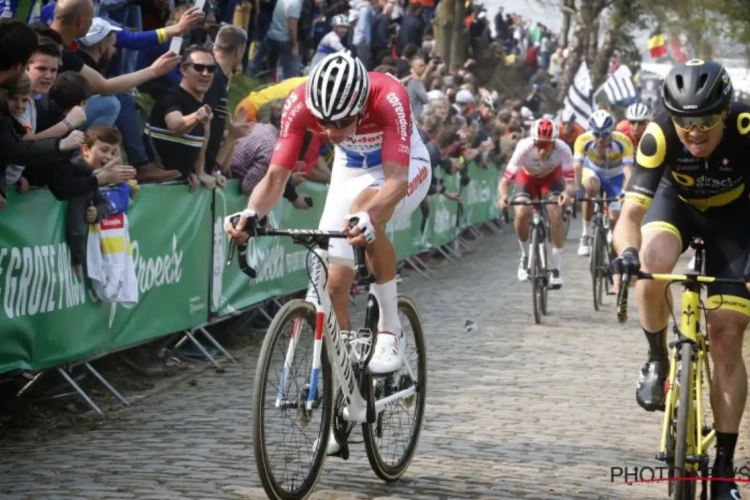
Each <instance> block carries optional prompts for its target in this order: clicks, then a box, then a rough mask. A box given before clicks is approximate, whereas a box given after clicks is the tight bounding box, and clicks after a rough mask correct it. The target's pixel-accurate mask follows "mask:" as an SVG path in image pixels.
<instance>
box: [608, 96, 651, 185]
mask: <svg viewBox="0 0 750 500" xmlns="http://www.w3.org/2000/svg"><path fill="white" fill-rule="evenodd" d="M650 121H651V112H650V111H649V110H648V106H646V105H645V104H641V103H640V102H637V103H635V104H631V105H630V106H628V109H626V110H625V119H624V120H621V121H620V123H618V124H617V127H615V130H617V131H618V132H622V133H623V134H625V135H627V136H628V139H630V142H632V143H633V148H634V150H636V151H637V150H638V143H639V142H641V137H643V134H644V133H645V132H646V126H648V124H649V122H650ZM624 187H625V186H623V188H624Z"/></svg>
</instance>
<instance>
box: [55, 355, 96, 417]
mask: <svg viewBox="0 0 750 500" xmlns="http://www.w3.org/2000/svg"><path fill="white" fill-rule="evenodd" d="M57 373H59V374H60V376H61V377H62V378H64V379H65V381H66V382H67V383H68V385H70V386H71V387H72V388H73V390H74V391H76V392H77V393H78V395H79V396H81V398H82V399H83V400H84V402H85V403H86V404H87V405H88V407H89V408H91V409H92V410H94V411H95V412H96V413H97V414H99V415H100V416H102V417H103V416H104V412H103V411H102V410H101V409H99V407H98V406H96V403H94V401H93V400H92V399H91V398H90V397H89V395H88V394H86V391H84V390H83V389H81V386H79V385H78V384H76V381H75V380H73V378H72V377H71V376H70V375H68V372H66V371H65V370H64V369H63V368H61V367H59V366H58V367H57Z"/></svg>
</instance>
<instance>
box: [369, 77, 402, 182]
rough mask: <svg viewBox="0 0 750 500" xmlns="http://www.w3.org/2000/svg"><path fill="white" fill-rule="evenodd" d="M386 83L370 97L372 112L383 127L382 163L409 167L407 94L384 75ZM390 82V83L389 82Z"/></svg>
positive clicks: (400, 84)
mask: <svg viewBox="0 0 750 500" xmlns="http://www.w3.org/2000/svg"><path fill="white" fill-rule="evenodd" d="M385 76H387V77H390V78H384V81H385V82H386V83H385V84H384V85H383V87H384V88H383V92H382V93H381V94H380V95H377V94H376V95H371V96H370V99H373V98H375V99H377V100H376V101H375V103H374V104H375V109H374V112H375V113H376V114H377V116H379V117H380V119H381V123H382V126H383V150H382V152H381V158H382V161H383V163H385V162H387V161H392V162H395V163H398V164H400V165H404V166H405V167H408V166H409V156H410V154H411V134H412V116H411V105H410V104H409V94H407V93H406V87H404V86H403V84H402V83H401V82H400V81H398V80H396V79H395V78H394V77H392V76H391V75H385ZM389 80H390V81H389Z"/></svg>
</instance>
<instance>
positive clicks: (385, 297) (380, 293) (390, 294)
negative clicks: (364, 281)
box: [370, 279, 401, 334]
mask: <svg viewBox="0 0 750 500" xmlns="http://www.w3.org/2000/svg"><path fill="white" fill-rule="evenodd" d="M370 293H372V294H373V295H374V296H375V300H377V301H378V305H379V306H380V315H379V316H380V317H379V318H378V330H382V331H385V332H391V333H395V334H400V333H401V320H400V319H399V317H398V291H397V290H396V280H395V279H392V280H391V281H389V282H387V283H381V284H379V285H378V284H375V283H373V284H372V285H370Z"/></svg>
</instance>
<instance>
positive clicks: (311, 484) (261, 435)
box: [252, 299, 333, 500]
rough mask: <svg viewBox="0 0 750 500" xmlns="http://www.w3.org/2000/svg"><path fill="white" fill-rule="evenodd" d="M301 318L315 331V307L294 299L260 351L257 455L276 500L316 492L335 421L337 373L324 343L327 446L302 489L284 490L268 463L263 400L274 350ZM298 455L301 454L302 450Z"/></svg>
mask: <svg viewBox="0 0 750 500" xmlns="http://www.w3.org/2000/svg"><path fill="white" fill-rule="evenodd" d="M297 318H301V319H303V320H304V321H307V322H308V323H309V324H310V325H312V327H313V329H312V331H315V306H313V305H312V304H311V303H310V302H306V301H304V300H301V299H296V300H292V301H289V302H287V303H286V304H284V305H283V306H282V307H281V309H279V312H277V313H276V316H275V317H274V318H273V321H272V322H271V325H270V326H269V327H268V332H267V333H266V338H265V339H264V340H263V347H262V348H261V350H260V357H259V358H258V367H257V369H256V372H255V387H254V391H253V412H252V419H253V435H252V436H253V452H254V454H255V463H256V467H257V469H258V476H259V478H260V482H261V484H262V485H263V489H264V490H265V492H266V494H267V495H268V497H269V498H271V499H274V500H302V499H304V498H307V497H308V496H309V495H310V494H311V493H312V491H313V489H314V488H315V485H316V484H317V482H318V479H319V478H320V473H321V471H322V470H323V464H324V463H325V460H326V451H327V444H328V439H329V437H330V433H331V423H332V420H333V372H332V367H331V362H330V360H329V359H328V354H327V351H326V348H325V342H324V343H323V349H322V352H321V364H322V366H321V382H322V385H321V388H322V389H323V400H322V403H321V408H322V414H321V429H320V431H319V433H318V439H319V441H318V443H325V445H323V446H318V448H317V450H316V451H315V453H314V457H313V460H312V462H311V464H310V470H309V472H308V474H307V476H306V477H305V479H304V480H303V481H302V482H301V483H300V484H299V486H298V487H297V488H295V489H294V490H286V489H284V488H283V487H282V485H281V484H279V482H278V481H277V480H276V478H275V477H274V475H273V472H272V471H271V464H269V462H268V450H267V449H266V439H265V428H266V425H265V408H264V405H263V401H264V399H265V395H266V385H267V382H268V372H269V370H270V367H271V362H272V356H273V353H274V348H275V347H276V345H277V343H278V341H279V340H280V339H281V338H282V337H283V334H284V329H285V327H286V326H287V325H288V323H289V322H290V321H293V320H294V319H297ZM296 454H297V455H299V450H298V451H297V453H296Z"/></svg>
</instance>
